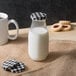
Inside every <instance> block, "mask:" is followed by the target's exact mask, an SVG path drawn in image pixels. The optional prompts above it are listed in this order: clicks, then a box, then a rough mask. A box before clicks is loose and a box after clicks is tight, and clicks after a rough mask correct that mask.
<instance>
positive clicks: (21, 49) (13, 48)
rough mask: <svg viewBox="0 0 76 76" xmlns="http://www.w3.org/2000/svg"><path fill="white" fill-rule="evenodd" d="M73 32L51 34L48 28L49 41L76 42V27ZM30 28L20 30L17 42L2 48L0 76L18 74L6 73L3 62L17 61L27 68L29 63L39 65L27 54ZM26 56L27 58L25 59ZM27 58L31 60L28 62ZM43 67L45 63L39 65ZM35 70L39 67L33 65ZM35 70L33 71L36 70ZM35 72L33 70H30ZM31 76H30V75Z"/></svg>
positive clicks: (0, 51) (0, 53)
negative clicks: (8, 60)
mask: <svg viewBox="0 0 76 76" xmlns="http://www.w3.org/2000/svg"><path fill="white" fill-rule="evenodd" d="M73 27H74V28H73V30H71V31H67V32H50V26H48V30H49V41H50V40H73V41H74V40H75V41H76V26H75V25H73ZM28 30H29V29H28V28H26V29H20V31H19V37H18V39H17V40H15V41H10V40H9V42H8V43H7V44H5V45H3V46H0V76H16V75H17V74H12V73H9V72H6V71H4V70H3V69H2V63H3V61H5V60H7V59H10V58H11V59H13V58H15V59H17V60H19V61H22V62H24V63H25V64H26V65H27V66H29V64H28V63H30V62H32V63H35V64H36V63H37V62H33V61H32V60H31V59H30V58H29V57H28V55H27V54H26V55H25V53H27V51H25V50H26V49H27V36H28ZM10 33H11V34H14V33H15V31H10ZM24 56H25V57H24ZM26 58H27V59H28V60H29V61H28V62H27V60H26ZM40 65H43V63H39V65H38V66H40ZM32 66H33V67H34V68H37V67H38V66H35V65H32ZM34 68H33V69H34ZM28 69H31V70H33V69H32V68H28ZM26 71H28V70H26ZM19 76H25V75H19ZM28 76H30V75H28Z"/></svg>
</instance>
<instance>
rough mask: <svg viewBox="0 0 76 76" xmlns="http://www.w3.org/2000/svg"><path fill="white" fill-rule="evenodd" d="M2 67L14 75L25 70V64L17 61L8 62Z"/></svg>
mask: <svg viewBox="0 0 76 76" xmlns="http://www.w3.org/2000/svg"><path fill="white" fill-rule="evenodd" d="M2 67H3V69H4V70H6V71H9V72H12V73H20V72H23V71H24V70H25V64H24V63H22V62H18V61H16V60H7V61H5V62H4V63H3V66H2Z"/></svg>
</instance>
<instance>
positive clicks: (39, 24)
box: [31, 20, 46, 28]
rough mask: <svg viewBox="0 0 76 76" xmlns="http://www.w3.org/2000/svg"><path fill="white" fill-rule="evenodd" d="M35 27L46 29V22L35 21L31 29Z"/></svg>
mask: <svg viewBox="0 0 76 76" xmlns="http://www.w3.org/2000/svg"><path fill="white" fill-rule="evenodd" d="M34 27H46V20H33V21H32V24H31V28H34Z"/></svg>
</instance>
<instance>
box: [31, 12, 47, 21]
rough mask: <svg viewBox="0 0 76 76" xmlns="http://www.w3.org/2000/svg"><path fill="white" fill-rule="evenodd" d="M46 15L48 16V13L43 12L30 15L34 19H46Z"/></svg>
mask: <svg viewBox="0 0 76 76" xmlns="http://www.w3.org/2000/svg"><path fill="white" fill-rule="evenodd" d="M46 17H47V15H46V14H45V13H42V12H35V13H32V14H31V15H30V18H31V19H32V20H44V19H46Z"/></svg>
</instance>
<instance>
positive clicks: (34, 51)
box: [28, 12, 49, 61]
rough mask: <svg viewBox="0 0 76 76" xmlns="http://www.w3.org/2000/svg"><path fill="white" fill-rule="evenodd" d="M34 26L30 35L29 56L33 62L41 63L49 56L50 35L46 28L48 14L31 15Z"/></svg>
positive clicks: (37, 13) (32, 25)
mask: <svg viewBox="0 0 76 76" xmlns="http://www.w3.org/2000/svg"><path fill="white" fill-rule="evenodd" d="M30 17H31V19H32V24H31V28H30V30H29V34H28V54H29V57H30V58H31V59H32V60H35V61H41V60H44V59H46V58H47V56H48V44H49V35H48V30H47V26H46V14H45V13H41V12H35V13H32V14H31V16H30Z"/></svg>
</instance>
